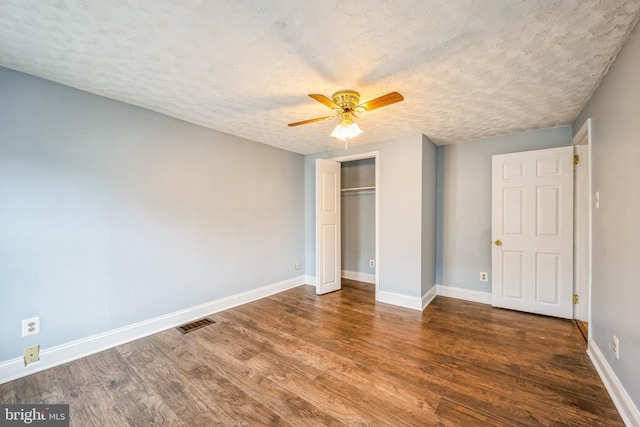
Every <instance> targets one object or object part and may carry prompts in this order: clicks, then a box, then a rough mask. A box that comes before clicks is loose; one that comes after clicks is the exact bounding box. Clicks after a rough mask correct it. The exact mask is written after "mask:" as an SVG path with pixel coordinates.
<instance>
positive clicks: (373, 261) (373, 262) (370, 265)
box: [369, 259, 376, 268]
mask: <svg viewBox="0 0 640 427" xmlns="http://www.w3.org/2000/svg"><path fill="white" fill-rule="evenodd" d="M375 266H376V262H375V260H372V259H370V260H369V267H371V268H374V267H375Z"/></svg>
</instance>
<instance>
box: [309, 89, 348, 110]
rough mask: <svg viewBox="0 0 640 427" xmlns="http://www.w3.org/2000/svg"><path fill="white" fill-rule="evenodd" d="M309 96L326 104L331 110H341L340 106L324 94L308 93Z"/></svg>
mask: <svg viewBox="0 0 640 427" xmlns="http://www.w3.org/2000/svg"><path fill="white" fill-rule="evenodd" d="M309 97H311V98H313V99H315V100H316V101H318V102H320V103H322V104H324V105H326V106H327V107H329V108H331V109H332V110H337V111H342V108H341V107H340V106H339V105H338V104H336V103H335V102H333V101H332V100H330V99H329V98H327V97H326V96H324V95H321V94H318V93H310V94H309Z"/></svg>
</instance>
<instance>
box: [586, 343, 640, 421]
mask: <svg viewBox="0 0 640 427" xmlns="http://www.w3.org/2000/svg"><path fill="white" fill-rule="evenodd" d="M587 354H588V355H589V358H590V359H591V362H592V363H593V366H595V368H596V371H598V375H600V379H601V380H602V382H603V383H604V386H605V387H606V389H607V391H608V392H609V396H611V400H613V404H614V405H616V409H617V410H618V412H619V413H620V416H621V417H622V420H623V421H624V423H625V424H626V425H628V426H636V427H638V426H640V411H638V407H637V406H636V405H635V404H634V403H633V400H631V397H630V396H629V394H627V391H626V390H625V389H624V387H623V386H622V383H620V380H619V379H618V377H617V376H616V374H615V373H614V372H613V369H611V365H609V362H607V359H606V358H605V357H604V355H603V354H602V352H601V351H600V348H598V345H597V344H596V342H595V341H594V340H593V339H591V338H589V348H588V350H587Z"/></svg>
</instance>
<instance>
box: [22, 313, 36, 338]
mask: <svg viewBox="0 0 640 427" xmlns="http://www.w3.org/2000/svg"><path fill="white" fill-rule="evenodd" d="M39 333H40V317H31V318H29V319H24V320H23V321H22V336H23V337H27V336H29V335H36V334H39Z"/></svg>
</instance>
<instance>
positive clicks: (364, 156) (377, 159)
mask: <svg viewBox="0 0 640 427" xmlns="http://www.w3.org/2000/svg"><path fill="white" fill-rule="evenodd" d="M371 158H373V159H375V180H376V182H375V187H376V191H375V202H374V203H375V207H374V209H375V216H376V217H375V234H376V235H375V245H376V248H375V254H376V271H375V298H376V301H377V300H378V295H380V152H379V151H368V152H366V153H358V154H350V155H347V156H340V157H332V158H330V159H327V160H333V161H334V162H340V163H342V162H350V161H352V160H363V159H371ZM341 226H342V225H341ZM317 251H318V244H317V242H316V252H317Z"/></svg>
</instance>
